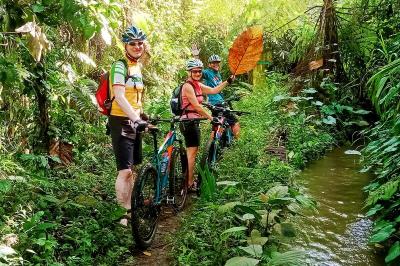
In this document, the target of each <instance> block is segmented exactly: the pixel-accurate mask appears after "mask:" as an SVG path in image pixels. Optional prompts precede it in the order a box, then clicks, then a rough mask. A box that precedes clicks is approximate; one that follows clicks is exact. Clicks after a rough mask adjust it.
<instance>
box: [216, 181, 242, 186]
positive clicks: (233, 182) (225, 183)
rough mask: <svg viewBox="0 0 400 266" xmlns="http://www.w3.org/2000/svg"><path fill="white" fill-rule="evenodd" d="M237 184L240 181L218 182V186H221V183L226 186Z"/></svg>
mask: <svg viewBox="0 0 400 266" xmlns="http://www.w3.org/2000/svg"><path fill="white" fill-rule="evenodd" d="M237 184H239V182H236V181H229V180H225V181H219V182H217V186H220V185H224V186H236V185H237Z"/></svg>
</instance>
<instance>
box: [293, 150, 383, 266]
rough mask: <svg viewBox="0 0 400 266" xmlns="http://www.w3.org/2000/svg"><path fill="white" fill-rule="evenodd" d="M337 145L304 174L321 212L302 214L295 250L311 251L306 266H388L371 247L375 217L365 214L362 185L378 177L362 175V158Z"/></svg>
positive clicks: (307, 252)
mask: <svg viewBox="0 0 400 266" xmlns="http://www.w3.org/2000/svg"><path fill="white" fill-rule="evenodd" d="M345 151H346V148H337V149H335V150H333V151H331V152H329V153H328V154H327V155H326V156H325V157H324V158H322V159H321V160H318V161H316V162H314V163H313V164H311V165H310V166H309V167H308V168H307V169H306V170H304V171H303V172H302V173H301V175H300V178H299V180H300V182H301V184H302V185H304V187H305V192H306V193H307V194H309V195H310V196H312V197H313V198H314V199H315V200H316V201H317V202H318V208H317V209H318V210H317V211H316V212H312V213H307V214H306V217H301V218H296V219H297V220H296V221H295V224H296V227H297V228H298V235H297V236H296V237H295V240H294V243H292V244H291V245H292V247H293V248H297V249H302V250H305V251H306V254H307V256H306V258H307V259H306V261H305V264H304V265H323V266H326V265H329V266H331V265H333V266H336V265H346V266H347V265H360V266H361V265H363V266H364V265H368V266H380V265H385V263H384V258H383V257H382V256H380V255H378V254H376V251H375V250H374V249H373V247H371V246H369V245H368V237H369V235H370V231H371V227H372V221H371V220H370V219H368V218H367V217H365V215H364V213H365V212H366V211H365V210H363V209H362V208H363V204H364V200H365V197H366V194H365V193H363V192H362V188H363V187H364V186H365V185H367V184H368V183H369V182H370V181H371V179H372V177H371V175H368V174H363V173H359V172H358V171H359V169H360V165H359V163H358V160H359V156H357V155H346V154H345V153H344V152H345Z"/></svg>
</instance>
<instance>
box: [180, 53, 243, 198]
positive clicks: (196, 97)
mask: <svg viewBox="0 0 400 266" xmlns="http://www.w3.org/2000/svg"><path fill="white" fill-rule="evenodd" d="M186 70H187V71H188V79H187V82H186V83H185V84H184V85H183V86H182V95H181V97H182V101H181V102H182V103H181V108H182V111H183V114H182V116H181V117H182V119H185V118H199V117H205V118H208V119H209V120H213V117H212V116H211V114H209V113H208V112H207V111H206V109H204V108H203V107H202V105H201V103H202V101H203V94H216V93H219V92H220V91H221V90H222V89H223V88H225V87H226V86H227V85H228V84H231V83H232V81H233V80H234V79H235V76H230V77H229V78H228V79H227V80H226V81H224V82H220V83H219V84H218V86H215V87H214V88H212V87H209V86H206V85H204V84H202V83H201V82H200V80H201V76H202V71H203V63H202V62H201V61H200V60H199V59H190V60H189V61H187V63H186ZM180 129H181V132H182V134H183V136H184V138H185V144H186V153H187V158H188V185H189V188H190V189H191V191H196V190H197V189H198V188H197V184H196V182H194V166H195V162H196V155H197V152H198V148H199V146H200V128H199V122H198V121H189V122H184V123H181V124H180Z"/></svg>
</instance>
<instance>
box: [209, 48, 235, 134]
mask: <svg viewBox="0 0 400 266" xmlns="http://www.w3.org/2000/svg"><path fill="white" fill-rule="evenodd" d="M221 61H222V60H221V57H219V55H216V54H213V55H211V56H210V57H209V58H208V68H207V69H205V70H204V71H203V82H204V84H205V85H207V86H209V87H211V88H215V87H216V86H218V85H219V84H220V83H221V82H222V77H221V73H220V72H219V69H220V63H221ZM207 97H208V102H209V103H210V104H212V105H215V106H224V103H225V102H224V97H223V96H222V94H221V93H217V94H210V95H207ZM226 121H227V122H228V124H229V125H230V126H231V128H232V133H233V135H234V136H235V138H238V137H239V133H240V125H239V122H238V120H237V118H236V117H235V116H234V115H233V114H230V115H228V116H227V117H226Z"/></svg>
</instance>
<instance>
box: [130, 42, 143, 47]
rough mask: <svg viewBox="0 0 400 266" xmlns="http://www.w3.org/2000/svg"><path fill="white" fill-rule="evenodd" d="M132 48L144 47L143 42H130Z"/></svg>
mask: <svg viewBox="0 0 400 266" xmlns="http://www.w3.org/2000/svg"><path fill="white" fill-rule="evenodd" d="M128 44H129V45H130V46H142V45H143V42H130V43H128Z"/></svg>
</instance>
